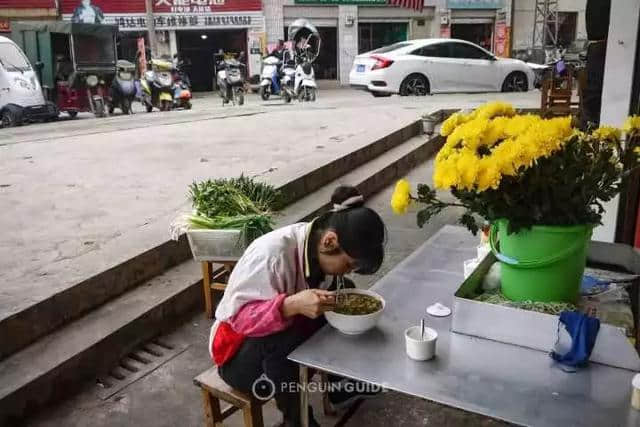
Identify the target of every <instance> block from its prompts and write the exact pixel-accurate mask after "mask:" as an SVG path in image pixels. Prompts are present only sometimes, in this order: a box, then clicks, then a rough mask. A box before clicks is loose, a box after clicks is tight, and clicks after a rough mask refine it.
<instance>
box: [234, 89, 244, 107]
mask: <svg viewBox="0 0 640 427" xmlns="http://www.w3.org/2000/svg"><path fill="white" fill-rule="evenodd" d="M234 96H235V98H236V104H238V105H244V90H243V89H241V88H238V89H236V90H235V91H234Z"/></svg>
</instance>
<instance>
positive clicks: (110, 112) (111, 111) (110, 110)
mask: <svg viewBox="0 0 640 427" xmlns="http://www.w3.org/2000/svg"><path fill="white" fill-rule="evenodd" d="M115 110H116V107H115V106H114V105H113V104H111V103H110V104H109V115H110V116H111V115H113V112H114V111H115Z"/></svg>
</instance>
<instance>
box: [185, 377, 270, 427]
mask: <svg viewBox="0 0 640 427" xmlns="http://www.w3.org/2000/svg"><path fill="white" fill-rule="evenodd" d="M193 382H194V384H195V385H197V386H198V387H200V389H201V392H202V399H203V402H202V403H203V405H204V416H205V424H204V425H205V426H206V427H222V422H223V421H224V420H226V419H227V418H229V417H230V416H231V415H232V414H234V413H235V412H237V411H240V410H241V411H242V414H243V416H244V425H245V427H263V426H264V421H263V419H262V405H264V404H265V403H266V402H265V401H262V400H258V399H255V398H253V397H251V396H248V395H246V394H244V393H241V392H239V391H237V390H234V389H233V388H231V387H230V386H229V385H228V384H227V383H225V382H224V380H223V379H222V378H220V376H219V375H218V368H217V367H215V366H214V367H212V368H211V369H208V370H206V371H205V372H203V373H201V374H200V375H198V376H197V377H196V378H195V379H194V380H193ZM221 400H222V401H224V402H226V403H228V404H229V405H230V406H229V407H227V408H225V409H224V410H223V409H222V408H221V406H220V401H221Z"/></svg>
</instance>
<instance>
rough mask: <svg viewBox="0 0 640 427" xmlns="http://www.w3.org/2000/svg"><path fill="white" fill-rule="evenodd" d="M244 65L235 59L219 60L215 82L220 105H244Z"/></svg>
mask: <svg viewBox="0 0 640 427" xmlns="http://www.w3.org/2000/svg"><path fill="white" fill-rule="evenodd" d="M243 66H244V65H243V64H242V63H241V62H239V61H238V60H237V59H235V58H230V59H224V58H223V57H222V58H220V59H219V60H218V62H217V67H216V69H217V75H216V81H217V84H218V90H219V92H220V98H222V105H226V104H228V103H230V102H231V103H233V105H243V104H244V76H243V75H242V67H243Z"/></svg>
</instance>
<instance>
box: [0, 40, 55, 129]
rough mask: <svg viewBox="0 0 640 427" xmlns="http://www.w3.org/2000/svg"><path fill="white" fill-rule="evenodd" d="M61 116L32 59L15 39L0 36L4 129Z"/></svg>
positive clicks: (1, 122)
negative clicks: (36, 71) (51, 100)
mask: <svg viewBox="0 0 640 427" xmlns="http://www.w3.org/2000/svg"><path fill="white" fill-rule="evenodd" d="M56 117H58V109H57V107H56V106H55V104H53V103H51V102H47V101H46V100H45V98H44V94H43V93H42V87H41V86H40V82H39V81H38V77H37V76H36V73H35V71H34V70H33V68H32V67H31V64H29V60H28V59H27V57H26V56H25V54H24V53H23V52H22V51H21V50H20V48H19V47H18V45H17V44H15V43H14V42H13V41H12V40H11V39H8V38H6V37H2V36H0V118H1V120H0V127H11V126H19V125H21V124H22V123H24V122H30V121H39V120H51V119H54V118H56Z"/></svg>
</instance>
